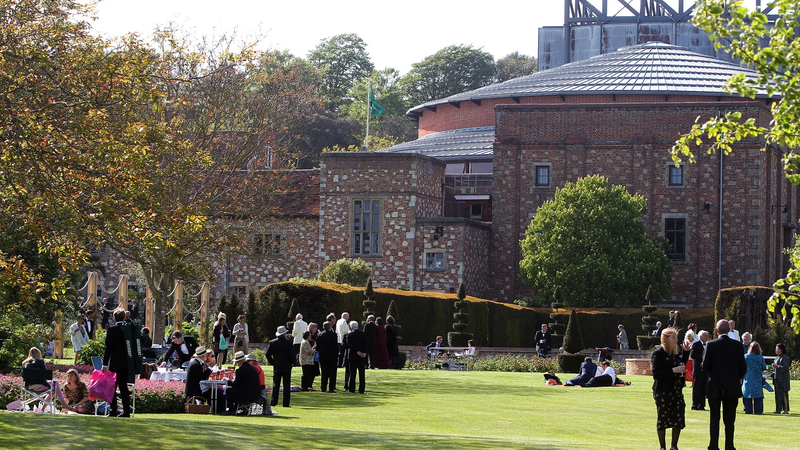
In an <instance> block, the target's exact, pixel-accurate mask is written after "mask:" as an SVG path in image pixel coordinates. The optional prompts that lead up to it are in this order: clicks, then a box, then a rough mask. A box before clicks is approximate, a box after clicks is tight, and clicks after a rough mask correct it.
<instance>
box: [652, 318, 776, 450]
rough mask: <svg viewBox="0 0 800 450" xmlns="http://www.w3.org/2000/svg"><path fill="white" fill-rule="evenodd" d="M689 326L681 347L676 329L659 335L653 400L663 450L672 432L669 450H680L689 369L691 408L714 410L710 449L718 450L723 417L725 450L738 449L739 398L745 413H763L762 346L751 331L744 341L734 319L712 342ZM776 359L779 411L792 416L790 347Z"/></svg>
mask: <svg viewBox="0 0 800 450" xmlns="http://www.w3.org/2000/svg"><path fill="white" fill-rule="evenodd" d="M696 328H697V326H696V325H695V324H690V325H689V327H688V330H687V332H686V336H685V337H684V340H683V342H682V343H681V344H679V343H678V333H677V330H676V329H675V328H672V327H667V328H665V329H664V330H663V331H661V332H660V337H661V347H659V348H658V349H657V350H656V351H654V352H653V356H652V360H651V366H652V371H653V379H654V382H653V398H654V400H655V403H656V410H657V412H658V418H657V422H656V430H657V434H658V440H659V444H660V447H661V449H662V450H666V448H667V446H666V430H667V429H668V428H671V429H672V439H671V444H670V447H669V448H670V450H677V448H678V440H679V438H680V433H681V430H682V429H683V428H685V426H686V422H685V407H686V405H685V401H684V398H683V387H684V386H685V383H686V375H687V366H690V367H691V371H692V375H693V379H694V383H693V386H692V410H705V406H706V401H708V407H709V410H710V426H709V434H710V440H709V445H708V448H709V449H710V450H718V449H719V433H720V425H719V422H720V418H722V422H723V424H724V426H725V447H724V448H725V449H726V450H731V449H734V423H735V421H736V409H737V408H738V405H739V398H744V400H743V403H744V410H745V413H746V414H753V413H755V414H761V413H762V412H763V397H764V394H763V390H764V389H770V387H769V385H768V384H767V383H766V380H765V379H764V378H763V375H762V374H763V372H764V370H765V369H766V368H767V367H768V366H767V365H766V363H765V361H764V357H763V356H762V355H761V346H760V345H759V344H758V342H755V341H752V338H751V336H749V333H745V334H744V335H743V336H742V339H740V336H739V332H738V331H737V330H736V329H735V322H734V321H733V320H730V321H729V320H725V319H722V320H720V321H718V322H717V324H716V332H717V335H718V336H719V337H718V338H717V339H714V340H711V334H710V333H709V332H708V331H705V330H703V331H700V332H699V333H698V332H697V329H696ZM775 352H776V354H777V355H778V356H777V358H776V359H775V362H774V363H772V365H771V367H772V369H773V372H774V376H773V384H774V388H775V389H774V390H775V408H776V410H775V413H776V414H779V413H784V414H788V390H789V364H790V361H789V357H788V355H786V346H785V345H784V344H780V343H779V344H777V346H776V349H775Z"/></svg>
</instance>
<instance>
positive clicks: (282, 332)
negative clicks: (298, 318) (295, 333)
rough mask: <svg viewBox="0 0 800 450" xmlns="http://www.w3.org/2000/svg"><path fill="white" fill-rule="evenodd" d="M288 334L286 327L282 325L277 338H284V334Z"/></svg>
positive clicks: (276, 334)
mask: <svg viewBox="0 0 800 450" xmlns="http://www.w3.org/2000/svg"><path fill="white" fill-rule="evenodd" d="M286 332H287V331H286V327H285V326H283V325H281V326H279V327H278V331H277V332H275V336H283V335H284V334H286Z"/></svg>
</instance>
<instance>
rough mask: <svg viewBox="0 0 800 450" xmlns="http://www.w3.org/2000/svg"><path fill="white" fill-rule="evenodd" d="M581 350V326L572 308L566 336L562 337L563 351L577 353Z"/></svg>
mask: <svg viewBox="0 0 800 450" xmlns="http://www.w3.org/2000/svg"><path fill="white" fill-rule="evenodd" d="M583 348H584V347H583V335H582V334H581V325H580V324H579V323H578V314H577V313H576V312H575V308H572V311H571V312H570V313H569V322H567V334H566V336H564V351H565V352H567V353H578V352H580V351H581V350H583ZM579 366H580V364H579ZM563 371H564V370H563V369H562V372H563Z"/></svg>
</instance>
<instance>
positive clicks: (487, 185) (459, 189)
mask: <svg viewBox="0 0 800 450" xmlns="http://www.w3.org/2000/svg"><path fill="white" fill-rule="evenodd" d="M444 182H445V186H447V187H449V188H451V189H452V191H451V192H452V194H453V195H470V194H483V195H490V194H491V193H492V174H488V173H483V174H481V173H477V174H470V173H459V174H448V175H446V176H445V181H444Z"/></svg>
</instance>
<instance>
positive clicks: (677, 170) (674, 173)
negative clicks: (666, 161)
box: [667, 164, 683, 186]
mask: <svg viewBox="0 0 800 450" xmlns="http://www.w3.org/2000/svg"><path fill="white" fill-rule="evenodd" d="M667 177H668V180H667V184H669V185H670V186H683V166H681V167H676V166H675V165H672V164H670V166H669V173H668V175H667Z"/></svg>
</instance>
